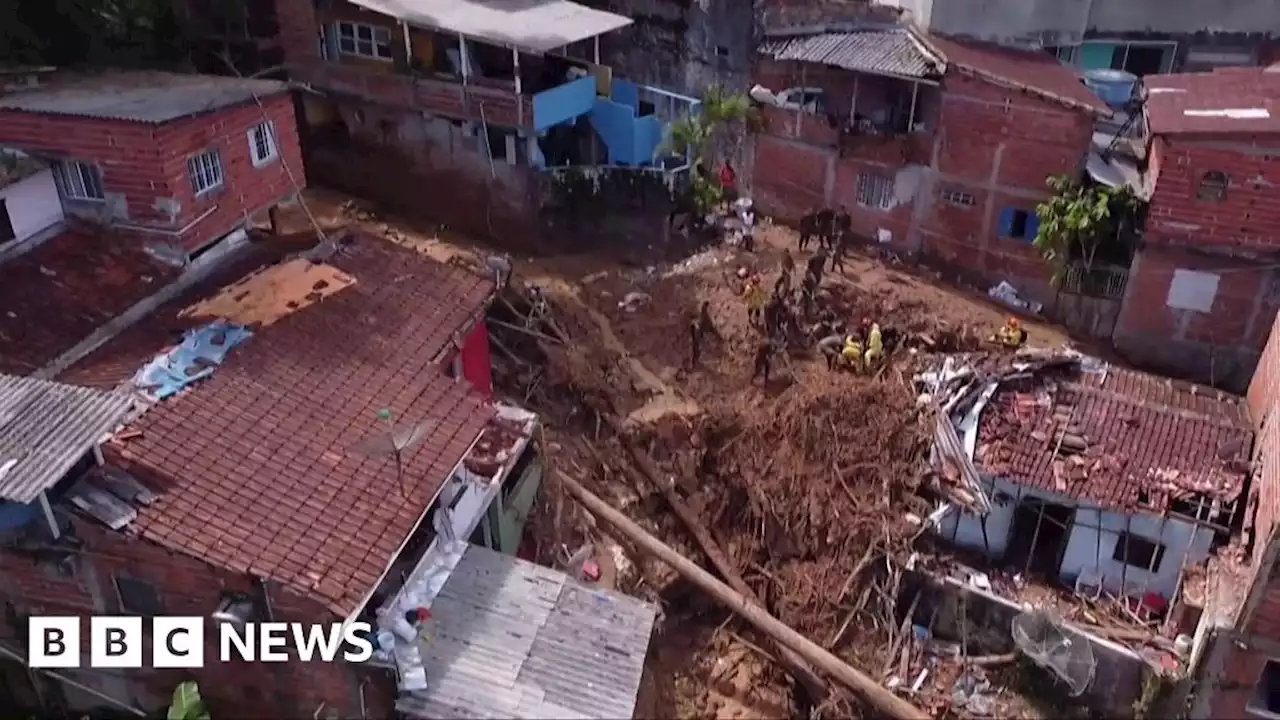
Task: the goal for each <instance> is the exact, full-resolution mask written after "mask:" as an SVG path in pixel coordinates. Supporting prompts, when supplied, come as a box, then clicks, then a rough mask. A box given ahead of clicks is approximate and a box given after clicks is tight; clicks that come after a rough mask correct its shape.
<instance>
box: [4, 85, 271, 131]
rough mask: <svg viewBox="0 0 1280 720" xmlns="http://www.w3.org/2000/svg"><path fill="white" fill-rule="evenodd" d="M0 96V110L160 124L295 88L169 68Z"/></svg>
mask: <svg viewBox="0 0 1280 720" xmlns="http://www.w3.org/2000/svg"><path fill="white" fill-rule="evenodd" d="M41 82H42V84H41V85H38V86H36V87H34V88H30V89H25V90H19V91H17V92H13V93H9V94H7V95H4V96H3V97H0V110H23V111H26V112H34V113H46V114H50V115H75V116H78V117H92V118H103V119H108V120H127V121H132V122H143V123H152V124H159V123H163V122H168V121H170V120H177V119H179V118H183V117H187V116H189V115H196V114H198V113H203V112H210V111H212V110H218V109H221V108H224V107H230V106H232V105H238V104H240V103H244V102H250V101H252V100H253V99H254V98H255V97H259V98H261V97H267V96H270V95H277V94H279V93H282V92H285V91H287V90H288V89H289V86H288V85H287V84H286V83H283V82H280V81H278V80H258V79H248V78H231V77H221V76H218V75H187V74H180V73H165V72H118V73H102V74H97V75H93V76H91V77H74V76H69V77H54V78H52V79H50V80H48V82H47V83H46V82H45V81H43V80H42V81H41Z"/></svg>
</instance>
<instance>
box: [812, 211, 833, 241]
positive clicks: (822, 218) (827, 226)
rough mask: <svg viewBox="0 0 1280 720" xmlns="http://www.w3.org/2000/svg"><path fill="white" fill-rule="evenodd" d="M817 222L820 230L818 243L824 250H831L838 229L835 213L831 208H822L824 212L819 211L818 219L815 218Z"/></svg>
mask: <svg viewBox="0 0 1280 720" xmlns="http://www.w3.org/2000/svg"><path fill="white" fill-rule="evenodd" d="M815 222H816V224H817V230H818V242H819V243H820V244H821V245H822V248H823V249H824V250H825V249H829V248H830V247H831V238H832V236H833V234H834V232H835V227H836V214H835V212H833V211H832V210H831V208H822V210H820V211H818V217H817V218H815Z"/></svg>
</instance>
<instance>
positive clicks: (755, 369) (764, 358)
mask: <svg viewBox="0 0 1280 720" xmlns="http://www.w3.org/2000/svg"><path fill="white" fill-rule="evenodd" d="M772 359H773V342H772V341H771V340H769V339H768V338H766V339H764V340H761V341H760V342H759V343H757V344H756V353H755V358H754V359H753V361H752V371H751V382H753V383H754V382H755V381H756V378H758V377H759V378H764V384H765V385H768V384H769V363H770V361H771V360H772Z"/></svg>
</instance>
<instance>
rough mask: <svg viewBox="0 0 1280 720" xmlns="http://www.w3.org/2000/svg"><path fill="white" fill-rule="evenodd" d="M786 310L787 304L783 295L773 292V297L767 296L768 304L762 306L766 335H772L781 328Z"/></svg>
mask: <svg viewBox="0 0 1280 720" xmlns="http://www.w3.org/2000/svg"><path fill="white" fill-rule="evenodd" d="M786 311H787V306H786V302H785V301H784V300H783V296H782V295H779V294H778V293H774V294H773V297H771V298H769V302H768V304H766V305H765V306H764V331H765V334H766V335H768V336H769V337H773V336H775V335H777V334H778V331H779V330H781V329H782V322H783V315H784V314H785V313H786Z"/></svg>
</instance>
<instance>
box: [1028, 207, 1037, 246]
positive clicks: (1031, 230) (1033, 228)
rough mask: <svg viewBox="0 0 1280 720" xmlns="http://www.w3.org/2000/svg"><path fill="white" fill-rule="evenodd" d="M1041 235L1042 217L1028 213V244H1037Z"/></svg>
mask: <svg viewBox="0 0 1280 720" xmlns="http://www.w3.org/2000/svg"><path fill="white" fill-rule="evenodd" d="M1039 234H1040V216H1039V215H1038V214H1036V213H1027V236H1026V238H1027V242H1035V241H1036V235H1039Z"/></svg>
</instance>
